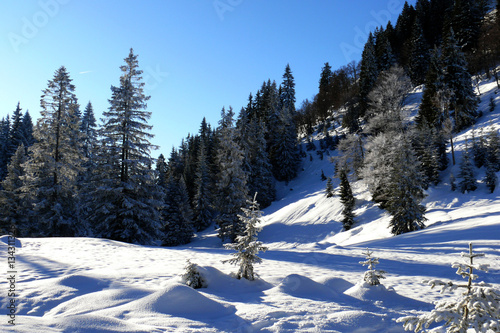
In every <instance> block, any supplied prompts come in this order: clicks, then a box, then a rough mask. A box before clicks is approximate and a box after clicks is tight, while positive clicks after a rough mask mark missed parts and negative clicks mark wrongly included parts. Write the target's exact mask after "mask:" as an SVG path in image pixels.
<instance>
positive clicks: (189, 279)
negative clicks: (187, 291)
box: [182, 259, 208, 289]
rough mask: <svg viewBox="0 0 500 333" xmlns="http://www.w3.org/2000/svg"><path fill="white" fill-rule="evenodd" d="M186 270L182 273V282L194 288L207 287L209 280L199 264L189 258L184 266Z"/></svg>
mask: <svg viewBox="0 0 500 333" xmlns="http://www.w3.org/2000/svg"><path fill="white" fill-rule="evenodd" d="M184 269H185V270H186V271H185V273H184V274H182V282H184V283H185V284H186V285H188V286H190V287H191V288H193V289H200V288H206V287H207V286H208V285H207V282H206V281H205V279H204V278H203V276H202V275H201V273H200V271H199V269H198V265H197V264H195V263H192V262H191V261H190V260H189V259H188V260H186V267H184Z"/></svg>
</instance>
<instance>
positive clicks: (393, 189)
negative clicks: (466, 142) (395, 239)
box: [387, 137, 427, 235]
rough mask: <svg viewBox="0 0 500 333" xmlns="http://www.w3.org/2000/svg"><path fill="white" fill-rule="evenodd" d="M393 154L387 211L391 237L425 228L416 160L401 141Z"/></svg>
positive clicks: (420, 179) (420, 181) (421, 192)
mask: <svg viewBox="0 0 500 333" xmlns="http://www.w3.org/2000/svg"><path fill="white" fill-rule="evenodd" d="M399 140H400V142H401V144H400V146H399V147H398V148H396V150H395V152H394V160H393V167H392V168H391V171H390V176H389V183H388V184H387V187H388V192H389V195H388V200H387V211H388V212H389V213H390V214H391V215H392V219H391V222H390V223H389V225H390V227H391V232H392V234H394V235H400V234H402V233H406V232H411V231H416V230H420V229H423V228H425V224H424V222H425V220H427V219H426V218H425V207H424V206H423V205H421V202H422V200H423V199H424V198H425V194H424V191H423V187H424V185H423V184H424V181H423V179H422V175H421V173H420V166H419V163H418V160H417V159H416V157H415V154H414V153H413V151H412V149H411V146H410V144H409V143H408V142H407V140H406V139H405V138H404V137H400V138H399Z"/></svg>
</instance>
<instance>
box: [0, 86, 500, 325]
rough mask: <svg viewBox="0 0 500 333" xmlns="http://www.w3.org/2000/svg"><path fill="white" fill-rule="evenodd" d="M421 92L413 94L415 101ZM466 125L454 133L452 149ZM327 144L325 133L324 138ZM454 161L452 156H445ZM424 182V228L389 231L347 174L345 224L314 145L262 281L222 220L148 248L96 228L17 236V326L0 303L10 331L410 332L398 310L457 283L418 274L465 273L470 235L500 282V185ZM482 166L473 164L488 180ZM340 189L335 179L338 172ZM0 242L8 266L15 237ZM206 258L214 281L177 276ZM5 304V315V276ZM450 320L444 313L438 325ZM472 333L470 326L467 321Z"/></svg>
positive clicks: (486, 92)
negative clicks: (228, 245) (378, 276)
mask: <svg viewBox="0 0 500 333" xmlns="http://www.w3.org/2000/svg"><path fill="white" fill-rule="evenodd" d="M480 89H481V92H482V95H481V98H482V103H481V106H480V108H481V110H483V112H484V115H483V117H482V118H481V119H479V121H478V124H477V125H476V128H479V127H481V126H494V127H495V128H498V127H499V126H500V105H499V106H498V107H497V110H496V111H494V112H492V113H490V112H489V111H488V103H489V99H490V96H494V97H495V98H496V102H497V104H500V98H499V97H500V94H498V95H497V93H498V91H497V90H496V85H495V84H494V83H493V82H491V81H488V82H483V84H482V85H481V87H480ZM421 92H422V90H421V89H420V90H418V89H416V90H415V92H414V93H413V94H412V95H411V96H410V98H409V100H408V110H409V113H410V116H411V114H412V113H413V115H414V113H415V110H416V108H417V107H418V103H419V100H420V98H421ZM467 137H469V138H470V137H471V130H468V131H465V132H463V133H460V134H459V135H458V136H457V137H456V153H457V161H459V160H460V155H461V151H462V150H463V149H464V140H465V139H466V138H467ZM318 146H319V145H318ZM450 164H451V163H450ZM458 167H459V166H458V163H457V165H455V166H451V165H450V167H449V168H448V170H446V171H444V172H443V173H442V175H441V179H442V181H441V183H440V184H439V185H438V186H436V187H432V188H430V189H429V190H428V191H427V194H428V196H427V198H426V199H425V201H424V204H425V205H426V207H427V214H426V217H427V218H428V221H427V222H426V225H427V228H426V229H424V230H421V231H417V232H412V233H408V234H404V235H400V236H392V235H391V234H390V230H389V228H388V223H389V220H390V216H388V214H387V213H385V212H384V211H383V210H381V209H380V208H378V207H377V206H376V205H374V204H373V202H371V201H370V194H369V193H368V191H367V189H366V187H365V185H364V184H363V182H362V181H358V182H355V183H353V184H352V186H353V192H354V194H355V196H356V210H355V213H356V224H355V225H354V227H353V228H352V229H351V230H350V231H347V232H343V231H342V225H341V223H340V222H339V221H340V220H341V210H342V205H341V204H340V201H339V198H338V196H337V197H333V198H326V197H325V195H324V189H325V186H326V182H323V181H321V179H320V175H321V170H323V171H324V173H325V175H327V176H332V175H333V168H334V166H333V164H331V163H330V162H329V161H328V156H326V155H325V158H324V160H320V159H319V156H317V155H316V154H313V161H310V160H309V156H308V158H307V159H305V160H304V161H303V172H301V173H300V175H299V177H298V178H297V179H296V180H294V181H292V182H290V183H289V184H288V185H284V184H280V185H279V189H278V193H279V198H280V199H279V200H278V201H276V202H274V203H273V204H272V205H271V206H270V207H269V208H267V209H265V210H264V213H265V214H264V217H263V223H262V226H263V230H262V232H261V233H260V234H259V240H260V241H262V242H263V243H264V245H265V246H268V247H269V250H268V251H267V252H265V253H261V254H260V256H261V257H262V259H263V262H262V263H261V264H259V265H256V266H255V271H256V272H257V273H258V275H259V277H258V279H257V280H255V281H246V280H237V279H235V278H233V277H232V276H231V273H232V272H234V271H236V267H234V266H231V265H228V264H222V262H221V261H222V260H223V259H228V258H229V256H230V253H232V252H231V251H229V250H226V249H224V247H223V246H222V244H221V242H220V240H219V239H218V238H217V233H216V231H215V230H214V228H213V227H211V228H210V229H209V230H208V231H206V232H203V233H201V234H198V235H197V236H196V238H195V239H194V241H193V242H192V243H191V244H188V245H186V246H180V247H175V248H164V247H154V246H139V245H131V244H125V243H121V242H116V241H111V240H106V239H95V238H22V239H21V240H20V241H21V243H22V247H20V245H21V244H20V243H18V245H19V246H18V248H17V249H16V265H17V266H16V269H17V276H16V285H15V286H16V293H18V295H19V296H18V308H17V311H18V312H17V314H16V317H15V323H16V325H15V326H12V325H8V323H7V320H8V317H7V316H6V315H3V316H2V317H1V319H0V320H1V322H0V331H1V332H26V333H33V332H47V333H48V332H85V333H90V332H92V333H97V332H148V333H150V332H242V333H243V332H356V333H368V332H377V333H380V332H404V330H403V327H402V325H401V324H398V323H396V322H395V320H396V319H397V318H399V317H402V316H407V315H418V314H420V313H422V312H424V311H430V310H432V309H433V304H432V303H433V302H434V301H437V300H441V299H445V298H448V297H456V296H457V295H458V294H456V295H450V294H440V293H439V292H438V291H437V290H433V289H430V288H429V287H428V286H426V285H424V284H423V283H422V282H421V281H422V280H424V279H427V280H429V279H441V280H453V281H456V282H461V278H460V277H459V276H458V275H456V274H455V270H454V269H453V268H451V264H452V263H453V262H456V261H460V260H461V258H460V253H461V252H464V251H467V248H468V243H469V242H473V245H474V251H477V252H483V253H485V254H486V256H485V257H484V258H478V259H477V261H478V263H483V264H489V265H490V271H489V273H484V272H479V279H478V281H485V282H487V283H490V284H492V285H493V286H495V287H496V288H497V290H498V289H500V195H499V193H500V189H499V188H497V189H496V190H495V192H494V193H493V194H489V193H488V191H487V189H486V186H485V185H484V184H483V183H481V182H480V184H479V187H478V189H477V190H476V191H475V192H471V193H468V194H462V193H460V192H458V191H457V192H451V190H450V184H449V173H450V172H453V173H454V174H455V175H457V174H458ZM483 176H484V170H482V169H480V170H478V173H477V177H478V179H481V178H482V177H483ZM334 185H335V186H337V187H338V179H334ZM4 240H6V238H5V237H4V238H2V239H1V242H0V251H1V252H2V254H1V256H2V261H1V262H2V263H4V264H3V265H4V271H7V270H8V267H7V246H6V244H5V243H6V242H5V241H4ZM366 248H369V249H370V250H372V251H373V252H374V253H373V256H374V257H378V258H379V260H380V264H379V265H378V266H377V269H381V270H385V271H386V272H387V274H386V279H383V280H381V283H382V285H379V286H369V285H366V284H365V283H363V282H362V279H363V273H364V271H365V270H366V268H365V267H363V266H362V265H360V264H359V261H361V260H364V256H363V254H362V252H363V251H364V250H365V249H366ZM187 259H190V260H191V261H192V262H194V263H196V264H198V265H200V271H201V274H202V275H203V276H204V278H205V280H206V281H207V283H208V288H204V289H197V290H194V289H191V288H190V287H187V286H185V285H183V284H181V279H180V276H181V275H182V274H183V273H184V266H185V263H186V260H187ZM1 286H2V287H1V288H0V289H1V290H2V291H1V292H0V302H1V303H2V309H4V310H3V311H2V312H3V313H4V314H6V313H7V310H6V306H7V302H9V298H8V297H7V292H6V290H7V283H6V279H2V282H1ZM441 324H443V323H441ZM471 332H472V330H471Z"/></svg>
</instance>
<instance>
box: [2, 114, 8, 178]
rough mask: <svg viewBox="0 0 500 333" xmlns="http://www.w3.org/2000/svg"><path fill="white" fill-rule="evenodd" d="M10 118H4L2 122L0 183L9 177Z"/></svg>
mask: <svg viewBox="0 0 500 333" xmlns="http://www.w3.org/2000/svg"><path fill="white" fill-rule="evenodd" d="M9 143H10V118H9V116H7V118H2V121H1V122H0V181H1V180H3V179H5V177H6V176H7V165H8V164H9V158H10V156H9Z"/></svg>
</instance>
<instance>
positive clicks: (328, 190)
mask: <svg viewBox="0 0 500 333" xmlns="http://www.w3.org/2000/svg"><path fill="white" fill-rule="evenodd" d="M325 195H326V197H327V198H331V197H333V196H334V195H335V192H334V189H333V184H332V178H331V177H328V179H327V181H326V188H325Z"/></svg>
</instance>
